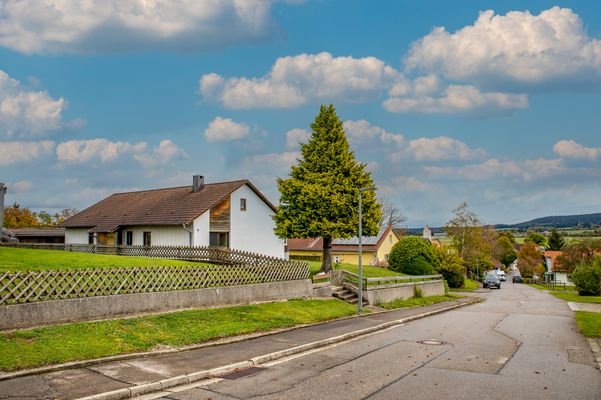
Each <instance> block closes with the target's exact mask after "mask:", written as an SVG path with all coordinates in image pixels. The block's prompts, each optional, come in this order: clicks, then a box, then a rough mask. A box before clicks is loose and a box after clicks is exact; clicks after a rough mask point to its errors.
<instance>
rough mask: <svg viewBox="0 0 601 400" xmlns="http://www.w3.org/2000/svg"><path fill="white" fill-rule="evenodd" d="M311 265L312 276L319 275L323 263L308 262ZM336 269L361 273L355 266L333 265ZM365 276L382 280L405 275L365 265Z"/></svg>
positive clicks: (363, 270) (363, 267)
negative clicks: (386, 277) (381, 278)
mask: <svg viewBox="0 0 601 400" xmlns="http://www.w3.org/2000/svg"><path fill="white" fill-rule="evenodd" d="M307 263H309V269H310V271H311V276H313V275H315V274H317V273H318V272H319V271H320V269H321V261H307ZM332 268H334V269H344V270H346V271H348V272H352V273H353V274H358V273H359V266H357V265H353V264H337V265H336V266H334V265H332ZM361 269H362V272H363V276H364V277H366V278H380V277H384V276H402V275H405V274H403V273H400V272H396V271H392V270H390V269H388V268H382V267H372V266H370V265H363V266H362V267H361Z"/></svg>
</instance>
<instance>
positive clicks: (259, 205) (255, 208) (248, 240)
mask: <svg viewBox="0 0 601 400" xmlns="http://www.w3.org/2000/svg"><path fill="white" fill-rule="evenodd" d="M241 199H246V210H245V211H243V210H241ZM230 207H231V209H230V212H231V225H230V247H231V248H232V249H237V250H246V251H252V252H253V253H259V254H265V255H270V256H273V257H279V258H284V257H285V255H286V254H285V252H284V240H282V239H280V238H278V237H277V236H276V235H275V233H274V231H273V229H274V228H275V222H274V221H273V219H272V216H273V214H274V212H273V210H272V209H271V207H269V206H268V205H267V204H265V202H264V201H263V200H262V199H261V198H260V197H259V196H257V194H256V193H255V192H254V191H253V190H252V189H251V188H250V187H248V186H247V185H244V186H241V187H240V188H238V189H237V190H235V191H234V192H233V193H232V195H231V202H230Z"/></svg>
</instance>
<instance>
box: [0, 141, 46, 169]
mask: <svg viewBox="0 0 601 400" xmlns="http://www.w3.org/2000/svg"><path fill="white" fill-rule="evenodd" d="M53 150H54V142H52V141H49V140H43V141H40V142H0V165H12V164H16V163H22V162H28V161H33V160H35V159H37V158H40V157H44V156H47V155H49V154H51V153H52V151H53Z"/></svg>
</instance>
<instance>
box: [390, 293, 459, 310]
mask: <svg viewBox="0 0 601 400" xmlns="http://www.w3.org/2000/svg"><path fill="white" fill-rule="evenodd" d="M462 297H463V296H459V295H456V294H447V295H444V296H430V297H411V298H410V299H407V300H395V301H391V302H390V303H384V304H380V305H379V306H380V307H382V308H386V309H388V310H392V309H395V308H409V307H425V306H431V305H432V304H436V303H442V302H445V301H454V300H457V299H460V298H462Z"/></svg>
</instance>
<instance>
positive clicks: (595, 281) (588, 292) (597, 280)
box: [572, 257, 601, 296]
mask: <svg viewBox="0 0 601 400" xmlns="http://www.w3.org/2000/svg"><path fill="white" fill-rule="evenodd" d="M572 281H573V282H574V284H575V285H576V287H577V288H578V294H580V295H581V296H600V295H601V257H597V258H596V259H595V260H594V261H593V262H592V263H589V264H580V265H579V266H577V267H576V269H574V272H573V273H572Z"/></svg>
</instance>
